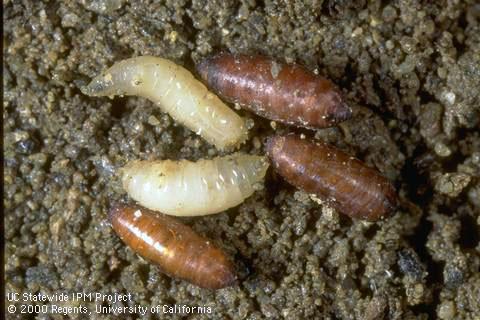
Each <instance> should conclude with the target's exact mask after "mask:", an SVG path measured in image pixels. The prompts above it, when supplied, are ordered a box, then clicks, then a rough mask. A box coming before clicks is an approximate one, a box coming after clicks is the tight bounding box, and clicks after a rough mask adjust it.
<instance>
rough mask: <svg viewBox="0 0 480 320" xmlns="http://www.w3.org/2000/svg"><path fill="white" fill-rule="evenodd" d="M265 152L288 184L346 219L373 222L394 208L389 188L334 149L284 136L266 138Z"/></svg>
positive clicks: (394, 198) (374, 173)
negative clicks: (325, 202) (309, 194)
mask: <svg viewBox="0 0 480 320" xmlns="http://www.w3.org/2000/svg"><path fill="white" fill-rule="evenodd" d="M267 152H268V154H269V156H270V158H271V160H272V163H273V166H274V167H275V169H276V170H277V171H278V172H279V173H280V175H282V176H283V177H284V178H285V179H286V180H287V181H288V182H289V183H291V184H293V185H294V186H296V187H298V188H300V189H303V190H305V191H306V192H308V193H313V194H315V195H317V196H319V197H321V198H323V199H326V200H330V201H332V203H333V205H334V206H335V207H336V208H337V209H338V210H339V211H340V212H342V213H344V214H346V215H348V216H350V217H353V218H360V219H365V220H369V221H374V220H378V219H380V218H382V217H384V216H386V215H388V214H389V213H390V212H392V211H393V210H394V209H395V207H396V202H397V196H396V192H395V189H394V187H393V186H392V184H391V183H390V182H389V181H388V180H387V179H386V178H384V177H383V176H381V175H380V173H379V172H377V171H376V170H374V169H371V168H369V167H367V166H366V165H365V164H364V163H362V162H361V161H359V160H357V159H355V158H353V157H351V156H350V155H348V154H346V153H344V152H342V151H340V150H338V149H337V148H334V147H332V146H329V145H327V144H321V143H312V142H309V141H306V140H304V139H301V138H299V137H298V136H295V135H287V136H274V137H270V138H269V139H268V141H267Z"/></svg>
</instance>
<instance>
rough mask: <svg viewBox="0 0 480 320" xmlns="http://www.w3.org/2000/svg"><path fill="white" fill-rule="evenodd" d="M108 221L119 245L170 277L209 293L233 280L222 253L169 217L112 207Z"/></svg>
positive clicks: (228, 265) (134, 209)
mask: <svg viewBox="0 0 480 320" xmlns="http://www.w3.org/2000/svg"><path fill="white" fill-rule="evenodd" d="M109 219H110V222H111V223H112V227H113V230H115V232H116V233H117V234H118V235H119V236H120V238H121V239H122V240H123V242H125V243H126V244H127V245H128V246H129V247H130V248H132V250H134V251H135V252H137V253H138V254H140V255H141V256H142V257H144V258H146V259H148V260H150V261H153V262H155V263H156V264H158V265H159V266H160V268H161V269H162V271H163V272H165V273H167V274H169V275H170V276H172V277H176V278H180V279H184V280H186V281H189V282H191V283H193V284H195V285H197V286H200V287H202V288H209V289H220V288H224V287H227V286H229V285H232V284H233V282H234V281H235V279H236V275H235V268H234V266H233V264H232V263H231V262H230V260H229V259H228V257H227V256H226V255H225V253H224V252H222V251H221V250H220V249H219V248H217V247H216V246H215V245H214V244H213V243H212V241H211V240H209V239H207V238H204V237H202V236H200V235H198V234H197V233H196V232H195V231H193V230H192V229H191V228H190V227H188V226H187V225H184V224H183V223H181V222H180V221H179V220H177V219H175V218H173V217H169V216H166V215H163V214H161V213H157V212H153V211H150V210H148V209H145V208H141V207H138V206H122V205H116V206H114V207H113V208H112V209H111V210H110V212H109Z"/></svg>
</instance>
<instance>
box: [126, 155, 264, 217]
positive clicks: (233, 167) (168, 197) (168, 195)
mask: <svg viewBox="0 0 480 320" xmlns="http://www.w3.org/2000/svg"><path fill="white" fill-rule="evenodd" d="M268 166H269V164H268V162H267V161H266V158H265V157H262V156H254V155H246V154H241V153H235V154H232V155H229V156H225V157H217V158H214V159H212V160H199V161H197V162H191V161H187V160H180V161H171V160H162V161H132V162H129V163H128V164H127V165H126V166H125V167H124V168H122V169H121V174H122V182H123V187H124V189H125V190H126V191H127V193H128V194H129V195H130V197H132V198H133V199H134V200H136V201H137V202H138V203H139V204H141V205H142V206H144V207H147V208H149V209H152V210H157V211H160V212H162V213H165V214H169V215H175V216H202V215H207V214H214V213H218V212H221V211H224V210H226V209H228V208H231V207H234V206H236V205H238V204H240V203H242V202H243V200H244V199H245V198H247V197H249V196H250V195H252V193H253V192H254V191H255V185H256V184H258V183H260V182H261V181H262V179H263V177H264V176H265V172H266V171H267V168H268Z"/></svg>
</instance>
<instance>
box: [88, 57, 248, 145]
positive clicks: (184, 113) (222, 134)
mask: <svg viewBox="0 0 480 320" xmlns="http://www.w3.org/2000/svg"><path fill="white" fill-rule="evenodd" d="M82 92H83V93H85V94H87V95H90V96H114V95H137V96H141V97H145V98H147V99H149V100H151V101H153V102H154V103H155V104H157V105H158V106H159V107H160V108H161V109H162V110H163V111H164V112H167V113H168V114H170V116H171V117H172V118H173V119H174V120H175V121H177V122H179V123H181V124H183V125H184V126H186V127H187V128H189V129H190V130H192V131H195V132H196V133H197V134H199V135H200V136H201V137H202V138H204V139H205V140H206V141H208V142H209V143H211V144H213V145H215V146H216V147H217V148H219V149H225V148H228V147H233V146H236V145H238V144H240V143H241V142H244V141H245V140H246V138H247V128H246V125H245V121H244V119H242V118H241V117H240V116H238V115H237V114H236V113H235V112H234V111H233V110H231V109H230V108H229V107H227V106H226V105H225V104H224V103H223V102H222V101H221V100H220V99H219V98H218V97H217V96H216V95H215V94H213V93H211V92H209V91H208V89H207V88H206V87H205V86H204V85H203V84H202V83H201V82H200V81H198V80H196V79H195V78H194V77H193V75H192V74H191V73H190V72H189V71H188V70H186V69H185V68H183V67H181V66H179V65H176V64H175V63H173V62H171V61H169V60H166V59H162V58H156V57H149V56H142V57H136V58H131V59H126V60H123V61H120V62H117V63H115V64H114V65H113V66H112V67H111V68H109V69H108V70H107V71H105V72H104V73H102V74H100V75H98V76H97V77H95V78H94V79H93V80H92V81H91V82H90V84H89V85H88V86H86V87H84V88H82Z"/></svg>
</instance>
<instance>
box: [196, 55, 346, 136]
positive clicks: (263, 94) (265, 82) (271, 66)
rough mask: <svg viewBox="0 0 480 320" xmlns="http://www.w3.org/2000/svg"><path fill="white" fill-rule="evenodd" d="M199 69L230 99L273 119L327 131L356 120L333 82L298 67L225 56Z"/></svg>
mask: <svg viewBox="0 0 480 320" xmlns="http://www.w3.org/2000/svg"><path fill="white" fill-rule="evenodd" d="M197 70H198V73H199V74H200V76H201V77H202V78H203V79H204V80H205V81H206V83H207V84H208V86H209V87H210V88H212V89H213V90H214V91H216V92H217V93H218V94H219V95H220V96H222V97H223V98H224V99H225V100H227V101H230V102H233V103H238V104H240V105H242V106H244V107H246V108H247V109H249V110H252V111H253V112H255V113H256V114H258V115H260V116H262V117H265V118H268V119H271V120H275V121H280V122H284V123H287V124H293V125H297V126H303V127H317V128H324V127H330V126H334V125H336V124H337V123H339V122H342V121H344V120H346V119H348V118H350V117H351V115H352V110H351V109H350V108H349V107H348V106H347V105H346V104H345V103H344V101H343V99H342V95H341V93H340V90H338V89H337V88H336V87H335V85H334V84H333V83H332V82H331V81H330V80H328V79H325V78H323V77H321V76H318V75H316V74H314V73H312V72H310V71H308V70H306V69H305V68H303V67H302V66H300V65H297V64H282V63H278V62H276V61H274V60H272V59H270V58H268V57H264V56H258V55H257V56H249V55H233V54H229V53H220V54H217V55H214V56H212V57H210V58H207V59H205V60H204V61H202V62H201V63H200V64H199V65H198V67H197Z"/></svg>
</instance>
